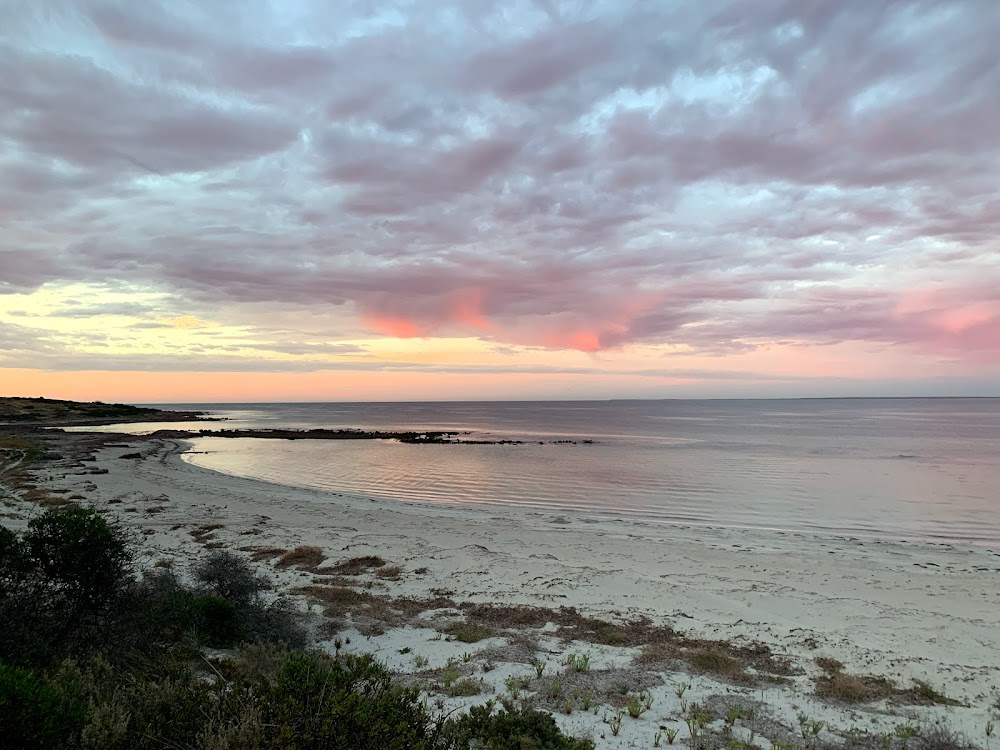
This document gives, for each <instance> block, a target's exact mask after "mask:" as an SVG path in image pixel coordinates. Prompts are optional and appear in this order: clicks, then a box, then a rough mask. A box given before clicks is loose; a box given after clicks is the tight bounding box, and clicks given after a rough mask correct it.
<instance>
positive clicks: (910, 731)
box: [895, 724, 920, 750]
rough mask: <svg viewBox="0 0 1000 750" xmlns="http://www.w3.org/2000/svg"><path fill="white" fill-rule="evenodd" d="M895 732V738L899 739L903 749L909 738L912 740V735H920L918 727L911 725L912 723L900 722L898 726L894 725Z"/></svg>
mask: <svg viewBox="0 0 1000 750" xmlns="http://www.w3.org/2000/svg"><path fill="white" fill-rule="evenodd" d="M895 733H896V738H897V739H898V740H899V743H900V744H901V745H902V746H903V748H904V750H905V748H906V746H907V744H908V743H909V742H910V740H912V739H913V738H914V737H919V736H920V729H919V728H918V727H915V726H913V725H912V724H900V725H899V726H897V727H896V729H895Z"/></svg>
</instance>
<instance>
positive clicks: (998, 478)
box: [130, 398, 1000, 546]
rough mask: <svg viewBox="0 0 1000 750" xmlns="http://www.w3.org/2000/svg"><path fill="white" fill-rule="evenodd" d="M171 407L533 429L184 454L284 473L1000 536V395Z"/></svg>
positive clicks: (243, 469) (897, 535)
mask: <svg viewBox="0 0 1000 750" xmlns="http://www.w3.org/2000/svg"><path fill="white" fill-rule="evenodd" d="M163 406H166V407H168V408H184V409H189V408H190V409H201V410H207V411H210V412H211V413H212V414H213V415H215V416H219V417H224V418H226V419H227V420H229V421H228V422H226V423H223V424H221V425H219V427H224V428H241V427H282V428H314V427H325V428H345V427H355V428H371V429H378V430H402V429H407V430H409V429H417V430H454V431H458V432H461V433H467V434H463V435H462V437H464V438H467V439H475V440H522V441H525V444H522V445H408V444H401V443H396V442H392V441H380V440H379V441H285V440H260V439H235V440H234V439H222V438H199V439H197V440H195V441H194V447H193V449H192V451H191V452H188V453H186V454H185V456H184V458H185V460H186V461H189V462H190V463H192V464H196V465H198V466H202V467H205V468H208V469H213V470H216V471H220V472H224V473H228V474H233V475H237V476H242V477H251V478H255V479H261V480H265V481H267V482H272V483H276V484H282V485H293V486H299V487H308V488H314V489H321V490H327V491H331V492H336V493H347V494H352V495H360V496H367V497H379V498H390V499H395V500H399V501H403V502H415V503H433V504H451V505H470V506H481V507H501V508H504V509H507V510H510V509H515V510H516V509H523V510H524V511H525V512H544V513H551V514H553V515H558V514H584V515H586V516H588V517H591V518H595V519H603V520H614V519H622V520H633V521H643V522H648V523H663V524H684V525H696V526H697V525H702V526H726V527H736V528H755V529H776V530H784V531H789V532H796V531H798V532H811V533H826V534H835V535H846V536H865V537H881V538H887V539H905V540H927V541H937V542H952V541H954V542H964V543H973V544H983V545H991V546H992V545H997V544H1000V399H964V398H954V399H950V398H937V399H829V400H827V399H816V400H813V399H806V400H745V401H741V400H711V401H708V400H706V401H679V400H667V401H575V402H570V401H565V402H479V403H316V404H302V403H295V404H171V405H163ZM151 427H152V426H151V425H134V426H131V427H130V429H132V430H134V431H145V430H148V429H150V428H151ZM560 440H563V441H565V440H570V441H577V442H575V443H569V444H567V443H560V444H556V443H555V442H554V441H560ZM583 440H592V441H593V443H590V444H585V443H582V442H580V441H583Z"/></svg>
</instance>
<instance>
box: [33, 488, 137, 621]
mask: <svg viewBox="0 0 1000 750" xmlns="http://www.w3.org/2000/svg"><path fill="white" fill-rule="evenodd" d="M23 543H24V545H25V547H26V549H27V552H28V557H29V559H30V561H31V564H32V567H33V568H34V569H35V570H36V571H37V573H38V575H39V576H40V578H41V580H42V582H43V583H44V585H45V587H46V588H47V589H48V590H49V592H50V593H51V594H53V595H58V596H61V597H63V598H65V599H66V601H67V602H68V603H69V605H70V607H71V608H72V610H75V612H74V614H76V615H77V616H82V615H86V614H89V613H93V612H97V611H99V610H101V609H104V608H106V607H107V606H108V605H110V604H112V603H113V602H114V601H115V600H116V599H117V598H118V597H119V596H120V595H121V593H122V591H123V589H124V587H125V584H126V582H127V581H129V580H130V579H131V575H132V550H131V547H130V545H129V541H128V539H127V538H126V536H125V533H124V532H123V531H122V530H121V529H120V528H119V527H117V526H114V525H110V524H108V522H107V521H105V520H104V519H103V518H102V517H101V516H99V515H97V513H95V512H94V511H92V510H90V509H87V508H81V507H78V506H72V507H65V508H58V509H54V510H50V511H47V512H45V513H43V514H42V515H40V516H38V517H37V518H33V519H32V520H31V521H30V522H29V523H28V530H27V532H25V534H24V540H23Z"/></svg>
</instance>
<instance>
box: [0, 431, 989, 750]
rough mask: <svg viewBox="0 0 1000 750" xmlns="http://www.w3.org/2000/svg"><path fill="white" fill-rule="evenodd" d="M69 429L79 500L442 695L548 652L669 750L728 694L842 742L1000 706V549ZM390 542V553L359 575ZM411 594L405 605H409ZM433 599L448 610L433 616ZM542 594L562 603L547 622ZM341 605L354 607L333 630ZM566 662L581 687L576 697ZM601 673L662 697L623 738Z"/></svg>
mask: <svg viewBox="0 0 1000 750" xmlns="http://www.w3.org/2000/svg"><path fill="white" fill-rule="evenodd" d="M60 440H62V441H63V442H64V443H65V442H67V441H69V442H71V443H72V444H73V445H74V446H75V448H73V449H72V450H69V451H67V452H66V457H65V458H63V459H62V460H52V461H49V462H48V464H47V465H46V466H45V467H44V469H41V470H36V471H35V472H34V478H35V483H36V484H37V486H38V487H39V488H43V489H45V490H48V491H49V492H52V493H53V496H54V497H62V498H80V499H79V502H82V503H83V504H88V505H92V506H93V507H95V508H96V509H98V510H99V511H100V512H102V513H105V512H106V513H107V514H108V515H109V516H110V517H113V518H116V519H118V520H120V521H121V522H122V523H124V524H126V525H127V527H128V528H130V529H133V530H134V531H135V533H136V534H137V535H138V536H139V537H140V538H141V540H142V541H141V547H140V552H141V556H142V560H143V563H144V565H145V566H147V567H152V566H154V565H160V566H165V565H172V566H173V567H174V568H175V569H177V570H180V571H183V570H184V569H185V567H186V566H187V565H189V564H190V563H191V562H192V561H193V560H196V559H198V558H199V557H201V556H204V555H205V554H206V548H209V549H227V550H232V551H235V552H236V553H237V554H240V555H243V556H247V557H249V558H251V559H255V560H256V565H257V566H258V567H259V569H260V570H261V572H265V573H267V574H268V575H269V576H271V577H272V578H273V579H274V580H275V581H276V584H277V587H278V589H279V590H282V591H285V592H292V593H293V595H294V597H295V599H296V601H297V602H298V604H299V606H300V607H301V608H302V609H303V610H304V611H308V612H311V613H313V618H314V621H315V622H316V623H318V624H319V626H320V627H319V630H318V632H319V633H320V634H321V635H320V637H321V642H320V644H319V645H320V647H322V648H325V649H328V650H331V651H333V650H335V649H336V647H337V646H336V643H339V647H340V649H343V650H346V651H352V652H364V653H372V654H374V655H375V656H376V657H377V658H379V659H380V660H382V661H384V662H385V663H386V664H387V665H388V666H389V667H390V668H392V669H393V670H394V671H397V672H399V673H401V675H403V678H404V679H407V680H410V681H412V682H414V683H415V684H418V685H420V686H421V687H427V688H428V694H429V695H430V696H431V697H432V698H431V699H432V700H435V701H437V702H438V705H439V706H440V707H441V708H442V709H443V710H451V709H453V708H456V707H459V706H462V705H468V704H469V703H474V702H483V701H485V700H487V699H490V698H494V699H498V698H500V697H501V696H504V695H507V694H508V693H509V687H508V685H507V684H506V683H507V682H508V678H510V677H514V678H519V677H525V676H528V675H532V674H534V668H533V666H532V662H533V661H535V660H542V661H543V662H546V663H547V666H546V667H545V669H546V670H547V671H546V672H545V676H546V677H547V678H549V679H550V682H548V683H545V688H544V689H545V691H546V693H547V694H546V695H541V690H542V688H541V686H542V684H543V683H542V682H541V681H536V686H535V690H536V691H538V693H539V695H538V696H537V698H538V700H539V702H540V703H541V704H542V705H547V704H548V707H550V708H552V709H554V713H555V714H556V716H557V720H558V721H559V723H560V725H561V726H563V727H564V728H565V729H566V730H567V731H569V732H573V733H577V734H581V735H584V736H589V737H591V738H593V739H594V740H595V742H596V743H597V746H598V747H609V748H611V747H633V746H634V747H646V746H651V744H652V743H653V741H654V738H655V735H656V733H657V732H658V731H662V730H661V729H659V727H660V726H661V725H663V726H664V727H673V728H676V729H677V730H678V732H679V735H678V737H679V738H680V739H683V738H684V737H685V736H686V733H687V731H688V730H687V729H686V727H685V723H684V721H683V720H682V711H681V709H682V708H684V707H686V706H688V705H690V704H691V703H695V702H701V703H704V704H705V705H709V706H711V705H715V704H716V703H718V702H719V701H720V700H727V699H728V700H730V701H731V700H736V699H739V700H742V701H745V702H746V704H747V705H750V704H753V705H755V706H758V709H757V710H756V711H755V712H754V714H755V717H754V718H753V719H752V720H751V719H746V718H744V719H742V720H740V721H737V722H736V725H735V726H734V727H731V728H728V727H727V726H725V725H724V723H720V722H721V720H719V721H717V722H716V724H718V727H717V728H718V729H719V730H720V731H722V730H725V731H728V732H734V731H736V732H737V734H736V735H734V736H737V737H742V739H741V741H744V742H746V741H748V740H752V744H755V745H759V746H761V747H765V748H768V747H770V746H771V745H770V742H771V741H773V740H782V739H783V735H782V732H783V731H785V730H787V733H789V734H791V735H792V736H793V737H794V735H796V734H797V733H798V732H799V731H800V729H799V724H800V722H799V717H800V715H804V716H806V717H807V718H808V719H809V720H812V721H820V722H823V725H824V728H823V729H822V732H823V733H824V736H826V737H828V738H830V739H834V738H836V737H838V736H839V737H840V738H841V739H843V738H844V737H847V736H848V735H849V734H850V732H851V730H852V729H854V730H856V731H858V732H864V733H866V734H871V735H873V736H874V735H876V734H878V733H881V732H893V731H895V728H896V727H897V726H900V725H902V724H906V723H911V724H914V725H920V726H923V727H928V726H932V725H933V724H934V723H936V722H940V723H945V724H947V725H948V726H949V727H951V728H952V729H954V730H957V731H961V732H962V733H964V734H965V735H966V736H967V737H968V738H969V739H970V740H971V741H973V742H974V743H976V744H979V745H985V740H986V739H987V738H986V737H985V734H984V732H985V727H986V725H987V722H988V721H989V720H990V717H991V716H995V714H996V707H995V703H996V701H997V700H998V694H997V688H998V677H997V675H998V673H1000V585H998V581H1000V551H998V550H996V549H992V548H990V547H987V546H966V545H959V544H935V543H927V542H892V541H881V540H877V539H863V538H851V537H836V536H824V535H811V534H804V533H791V532H780V531H767V530H747V529H736V528H724V527H707V526H697V527H696V526H690V525H663V524H644V523H641V522H637V521H635V520H627V521H625V520H622V521H614V520H610V521H604V520H602V521H595V520H594V519H590V518H587V517H586V516H583V515H576V514H573V513H560V514H553V513H547V512H530V511H525V510H523V509H520V510H518V509H514V510H511V511H509V512H504V511H502V510H498V509H496V508H478V507H456V506H440V505H430V504H421V503H403V502H398V501H392V500H380V499H375V498H367V497H363V496H359V495H348V494H340V493H334V492H320V491H314V490H307V489H298V488H291V487H285V486H280V485H274V484H268V483H266V482H261V481H258V480H250V479H244V478H239V477H234V476H229V475H226V474H222V473H219V472H215V471H211V470H208V469H204V468H201V467H198V466H194V465H192V464H191V463H190V462H189V461H186V460H185V456H184V450H185V449H186V448H187V447H188V444H187V443H185V442H184V441H177V440H150V439H146V438H140V437H136V436H118V437H117V438H115V437H111V436H103V437H101V438H99V439H97V438H93V439H90V442H88V439H87V438H84V437H82V436H80V435H77V436H63V437H62V438H60ZM64 447H65V446H64ZM84 454H90V455H89V456H86V455H84ZM136 455H138V456H139V457H129V458H123V456H136ZM81 458H92V460H80V459H81ZM6 504H7V506H8V507H7V509H6V510H7V512H6V518H5V523H6V524H7V525H12V526H14V527H16V526H17V525H18V524H20V523H24V522H25V521H26V519H27V518H28V517H30V516H31V514H32V513H37V512H38V510H37V507H36V506H32V504H31V503H30V502H29V501H26V500H17V499H14V500H8V501H7V503H6ZM302 547H307V548H308V547H318V548H319V550H320V551H321V553H322V561H321V562H320V563H318V564H317V563H316V561H315V560H313V561H311V562H308V563H304V564H302V565H301V566H298V567H297V566H296V565H295V564H289V565H287V566H284V567H279V566H277V565H276V563H280V562H281V560H282V559H285V560H288V559H294V558H288V557H283V556H285V555H287V553H290V552H292V551H294V550H296V549H297V548H302ZM313 554H314V555H315V552H313ZM376 557H377V558H380V562H381V564H380V565H374V563H372V565H373V567H365V566H364V565H363V564H362V566H361V568H360V569H356V570H353V571H350V570H349V568H350V566H347V567H343V566H341V567H340V568H338V563H344V562H346V561H351V560H359V559H362V560H363V559H365V558H376ZM396 568H398V570H396ZM344 571H348V572H350V573H356V575H347V574H345V572H344ZM345 590H349V591H351V590H356V591H358V592H361V594H362V595H367V596H368V597H369V599H373V598H374V597H383V598H384V599H385V600H388V601H390V604H389V605H388V610H387V611H388V615H385V614H384V613H383V615H382V616H380V617H372V616H371V607H370V603H366V600H365V599H364V598H363V596H362V598H360V599H358V600H352V601H355V606H352V605H351V604H350V603H348V604H347V605H344V604H343V602H342V599H343V597H342V596H340V598H339V599H337V600H336V601H337V603H338V606H337V607H331V602H333V601H334V600H333V599H331V596H330V592H335V593H337V594H338V595H342V593H343V591H345ZM397 599H398V600H400V601H404V602H406V606H399V607H394V606H393V605H392V604H391V601H393V600H397ZM414 602H425V603H428V605H434V606H428V608H427V609H425V610H422V611H421V609H420V608H421V606H422V605H419V604H416V605H415V604H414ZM476 604H480V605H487V606H492V607H493V608H494V609H496V608H497V607H506V608H509V609H510V610H511V611H512V612H517V611H518V610H519V609H523V610H524V612H530V613H532V614H531V617H522V618H521V620H522V622H521V624H518V622H517V620H518V618H517V617H513V618H512V619H511V620H510V622H509V623H508V622H494V623H493V627H491V628H490V629H489V630H484V629H482V628H481V632H478V633H474V634H473V637H472V638H470V637H468V634H467V633H466V631H464V630H463V629H462V627H461V626H460V624H461V623H462V622H464V621H466V620H467V619H469V620H471V616H470V612H472V611H473V610H471V609H470V607H473V606H474V605H476ZM541 609H544V610H547V611H550V612H551V613H552V617H551V619H550V620H549V621H548V622H544V623H543V622H542V621H541V620H540V619H539V616H538V611H540V610H541ZM324 611H325V612H326V613H327V615H330V614H331V612H332V613H333V617H332V620H330V622H332V624H327V625H326V626H325V627H323V626H322V623H323V622H324V621H325V620H326V617H324V615H323V614H322V613H323V612H324ZM493 614H494V615H495V614H497V613H496V612H495V611H494V612H493ZM585 618H591V620H596V621H599V622H602V623H609V624H611V626H612V629H611V630H609V631H608V632H604V633H599V634H598V636H597V637H587V632H590V633H591V636H593V632H592V631H593V627H591V626H590V625H588V626H587V627H584V628H581V627H580V625H579V622H578V621H580V620H582V619H585ZM542 619H546V618H544V617H542ZM588 622H589V621H588ZM525 623H526V624H525ZM627 623H633V626H632V627H631V628H628V627H626V625H625V624H627ZM635 623H644V625H643V627H642V628H637V627H636V626H635ZM457 624H458V625H459V627H456V625H457ZM506 625H510V627H505V626H506ZM591 625H592V623H591ZM588 628H589V631H588ZM615 628H618V629H619V632H620V633H621V634H623V635H622V636H621V637H619V636H618V635H616V634H615V632H616V631H615ZM667 629H669V630H672V631H675V632H677V633H681V634H683V638H682V640H679V641H676V642H675V643H674V645H673V646H672V649H670V650H669V653H666V654H663V655H660V656H657V653H656V649H655V648H654V647H653V646H652V645H651V643H654V642H655V641H656V638H657V637H658V636H657V635H656V633H657V632H659V630H667ZM574 635H575V636H582V637H577V638H575V639H573V638H572V636H574ZM477 636H483V637H477ZM335 642H336V643H335ZM678 644H679V645H678ZM720 644H721V645H720ZM756 644H762V646H763V647H766V651H767V654H768V657H767V658H768V659H769V660H770V661H771V662H773V665H778V666H772V667H767V666H765V667H764V668H763V669H758V668H757V667H756V666H755V665H757V662H756V661H755V660H754V658H755V657H754V658H751V657H750V656H748V657H747V663H746V664H745V665H741V666H738V671H733V669H734V668H733V667H732V665H731V664H730V665H729V666H725V665H723V667H721V668H719V669H713V667H712V664H711V663H702V662H697V664H696V663H695V661H693V660H692V658H691V654H692V653H694V654H696V655H697V654H702V653H705V652H710V651H712V650H713V649H715V650H721V651H724V652H725V653H726V654H729V655H734V654H735V655H736V656H737V658H739V655H740V654H745V655H752V654H759V653H761V648H762V647H761V645H756ZM654 645H655V643H654ZM570 655H576V656H577V657H581V656H582V655H586V657H587V659H588V663H587V665H586V669H577V668H574V666H573V663H570V664H564V662H566V661H567V660H568V659H567V657H569V656H570ZM817 657H820V663H821V664H822V663H829V662H828V661H827V662H824V658H825V659H826V660H836V661H837V662H841V663H842V664H843V672H844V673H847V674H856V675H863V676H871V677H884V678H888V679H889V680H891V681H892V682H893V683H894V685H895V686H897V687H896V690H897V692H896V693H894V694H893V695H892V696H889V697H888V699H882V700H877V701H873V702H871V703H855V704H850V705H847V704H843V703H839V702H837V701H831V700H823V699H820V698H819V697H818V696H817V695H815V688H816V683H815V679H816V678H817V677H821V678H822V676H823V675H824V668H823V667H821V666H820V665H819V664H817V662H816V658H817ZM779 663H780V664H779ZM578 666H579V665H578ZM449 670H450V671H451V672H452V673H454V672H455V671H457V672H458V673H459V674H460V679H461V680H465V679H470V680H474V681H475V684H477V685H478V686H479V688H480V694H479V695H475V696H456V695H451V694H449V691H448V690H443V691H440V692H435V691H434V689H433V686H435V685H438V686H440V681H441V677H442V672H443V671H444V672H448V671H449ZM727 670H728V671H727ZM556 672H561V673H562V674H563V675H564V677H563V678H562V682H565V687H564V689H563V690H564V691H563V690H561V691H560V694H558V695H556V694H555V693H556V688H555V686H553V683H552V682H551V679H552V675H553V674H554V673H556ZM602 675H603V676H604V677H606V678H607V679H606V680H605V681H606V682H608V681H611V682H614V681H617V682H618V683H620V684H621V687H623V688H624V690H623V696H622V697H623V698H624V697H625V693H627V694H629V695H631V694H635V695H639V694H642V695H643V700H644V701H647V700H648V701H649V703H650V706H649V708H648V709H647V710H644V711H643V712H642V715H641V716H639V717H638V718H636V719H632V718H631V717H629V716H628V715H626V716H625V717H624V721H623V723H622V724H621V726H620V729H619V733H618V734H617V735H615V734H613V733H612V731H611V724H609V723H608V722H609V719H610V720H611V722H613V721H614V715H615V714H616V712H617V710H618V706H617V705H615V701H613V700H605V697H607V696H606V695H605V694H604V693H603V692H602V689H603V688H602V686H603V685H604V683H603V682H601V681H600V679H599V678H600V677H601V676H602ZM915 680H918V681H924V684H927V685H929V686H930V687H932V688H933V689H934V690H935V691H937V694H939V695H942V696H946V697H947V698H948V699H951V701H953V702H954V703H956V704H962V705H940V704H936V705H922V704H926V703H930V702H932V701H929V700H923V701H921V700H919V698H920V691H919V690H916V691H914V690H913V687H912V686H914V685H915V684H918V683H915V682H914V681H915ZM445 681H446V682H447V681H449V680H448V678H447V677H446V678H445ZM452 682H454V680H452ZM688 683H689V684H690V685H691V687H690V688H688V689H686V690H679V689H678V686H683V685H685V684H688ZM906 690H909V691H910V692H909V693H906V694H905V696H904V692H905V691H906ZM530 691H531V688H525V692H528V693H530ZM588 691H589V693H590V695H589V696H588V695H587V693H588ZM454 692H455V691H451V693H454ZM678 692H681V693H682V695H678ZM727 697H728V698H727ZM939 703H940V702H939ZM620 704H621V702H619V705H620ZM584 705H586V708H584ZM567 708H568V709H569V712H568V713H567V712H566V711H565V709H567ZM764 716H767V717H768V721H767V722H764V720H763V717H764ZM768 722H770V723H768ZM754 723H757V724H758V725H759V729H760V731H756V730H755V729H754V726H753V725H754ZM737 730H738V731H737ZM739 732H743V734H742V735H740V734H739ZM750 732H753V735H752V736H751V735H750ZM767 732H769V733H770V735H771V736H770V737H768V736H766V733H767ZM662 741H663V742H666V740H662ZM630 743H637V744H630Z"/></svg>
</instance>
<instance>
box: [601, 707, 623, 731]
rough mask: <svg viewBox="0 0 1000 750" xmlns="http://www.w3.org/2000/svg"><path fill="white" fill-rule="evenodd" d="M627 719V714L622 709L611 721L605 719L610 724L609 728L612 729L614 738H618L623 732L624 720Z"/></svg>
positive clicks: (616, 712)
mask: <svg viewBox="0 0 1000 750" xmlns="http://www.w3.org/2000/svg"><path fill="white" fill-rule="evenodd" d="M624 717H625V712H624V711H622V710H621V709H619V710H617V711H615V715H614V716H612V717H611V718H610V719H608V718H607V717H605V721H606V722H608V726H609V727H611V734H612V736H614V737H617V736H618V733H619V732H620V731H622V719H623V718H624Z"/></svg>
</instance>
